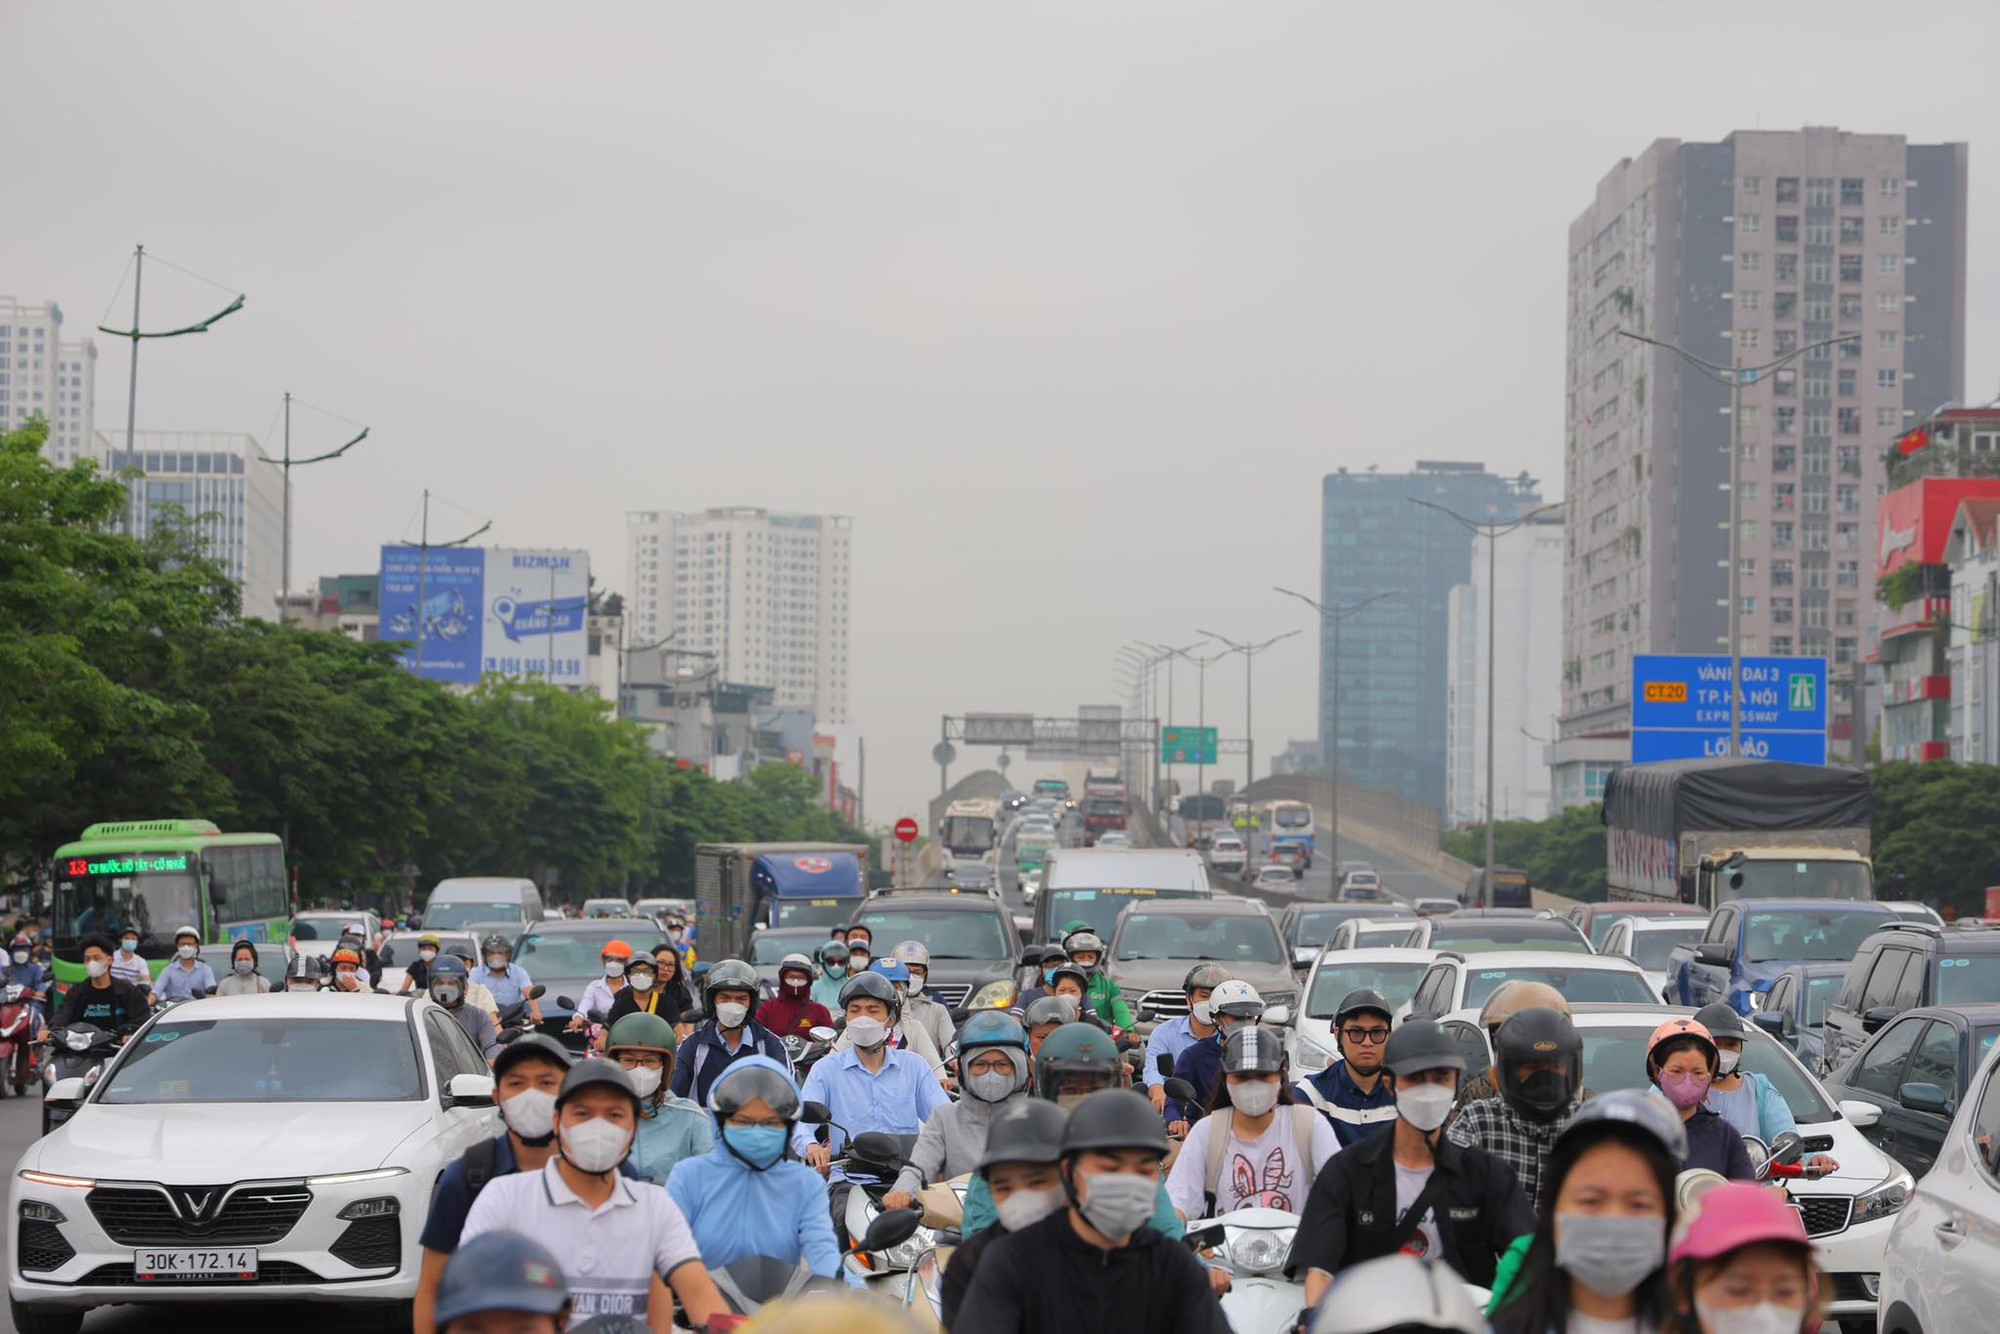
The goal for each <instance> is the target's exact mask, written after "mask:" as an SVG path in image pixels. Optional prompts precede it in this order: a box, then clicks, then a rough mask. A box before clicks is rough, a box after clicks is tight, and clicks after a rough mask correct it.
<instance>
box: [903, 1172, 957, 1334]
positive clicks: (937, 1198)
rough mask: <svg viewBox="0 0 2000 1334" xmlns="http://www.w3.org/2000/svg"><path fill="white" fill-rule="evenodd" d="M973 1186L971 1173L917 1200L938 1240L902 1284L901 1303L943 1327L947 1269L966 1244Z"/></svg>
mask: <svg viewBox="0 0 2000 1334" xmlns="http://www.w3.org/2000/svg"><path fill="white" fill-rule="evenodd" d="M971 1183H972V1177H971V1174H970V1173H968V1174H967V1175H965V1176H961V1177H953V1178H952V1179H951V1180H950V1181H946V1182H941V1183H939V1184H937V1185H933V1186H926V1187H924V1190H923V1193H922V1194H921V1195H919V1196H918V1200H917V1202H918V1203H919V1204H920V1205H921V1206H923V1219H922V1221H923V1225H924V1226H925V1227H927V1228H929V1229H930V1230H931V1232H932V1233H933V1234H934V1236H935V1238H936V1240H935V1242H934V1244H933V1245H932V1246H931V1247H930V1248H929V1249H928V1250H926V1251H924V1252H923V1253H922V1254H921V1255H919V1256H918V1257H917V1262H916V1263H915V1264H913V1265H911V1266H910V1273H909V1277H908V1279H907V1280H906V1281H905V1282H904V1284H903V1291H902V1301H903V1304H904V1305H905V1306H908V1307H911V1308H913V1309H915V1308H917V1307H919V1306H921V1307H923V1308H925V1309H927V1310H928V1311H929V1312H930V1316H931V1319H933V1320H935V1321H937V1322H938V1323H940V1324H942V1323H943V1321H944V1269H945V1266H946V1265H947V1264H949V1263H950V1262H951V1255H952V1252H953V1251H954V1250H955V1249H957V1247H958V1246H959V1244H960V1243H961V1242H962V1241H963V1240H964V1234H963V1232H962V1228H963V1225H964V1222H965V1191H966V1187H968V1186H969V1185H970V1184H971Z"/></svg>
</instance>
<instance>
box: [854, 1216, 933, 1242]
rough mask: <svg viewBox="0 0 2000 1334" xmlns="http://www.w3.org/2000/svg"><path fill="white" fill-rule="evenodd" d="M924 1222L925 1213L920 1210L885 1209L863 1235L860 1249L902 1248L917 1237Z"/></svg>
mask: <svg viewBox="0 0 2000 1334" xmlns="http://www.w3.org/2000/svg"><path fill="white" fill-rule="evenodd" d="M923 1221H924V1215H923V1211H922V1210H919V1209H884V1210H883V1211H882V1212H881V1213H879V1214H876V1215H875V1221H874V1222H872V1223H870V1224H869V1225H868V1231H867V1232H865V1233H863V1234H862V1236H861V1242H860V1246H859V1249H861V1250H864V1251H886V1250H888V1249H889V1248H890V1247H892V1246H900V1245H902V1244H903V1243H904V1242H906V1241H908V1240H909V1239H910V1238H911V1237H914V1236H916V1235H917V1229H918V1228H919V1227H921V1226H922V1225H923Z"/></svg>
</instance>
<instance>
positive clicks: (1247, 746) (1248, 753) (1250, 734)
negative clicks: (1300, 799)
mask: <svg viewBox="0 0 2000 1334" xmlns="http://www.w3.org/2000/svg"><path fill="white" fill-rule="evenodd" d="M1197 628H1198V627H1197ZM1200 633H1201V634H1205V635H1207V636H1208V637H1209V638H1210V639H1213V640H1215V641H1217V642H1218V643H1222V644H1227V645H1228V646H1229V651H1230V652H1231V653H1241V654H1242V655H1243V786H1244V787H1246V788H1247V787H1249V786H1250V785H1251V784H1252V783H1254V782H1256V781H1257V734H1256V732H1255V730H1254V729H1253V727H1252V719H1251V713H1250V703H1251V699H1250V690H1251V682H1252V680H1253V678H1254V675H1255V673H1254V671H1253V668H1255V666H1256V664H1257V655H1258V654H1259V653H1262V652H1263V651H1264V650H1265V649H1267V648H1269V647H1271V645H1273V644H1276V643H1278V642H1280V641H1282V640H1286V639H1290V638H1291V637H1292V636H1293V635H1295V634H1298V633H1299V632H1298V631H1297V630H1287V631H1285V633H1283V634H1281V635H1272V636H1271V637H1270V638H1269V639H1267V640H1265V641H1264V642H1263V643H1261V644H1239V643H1237V642H1236V641H1235V640H1233V639H1231V638H1230V637H1229V636H1228V635H1219V634H1217V633H1215V631H1213V630H1200Z"/></svg>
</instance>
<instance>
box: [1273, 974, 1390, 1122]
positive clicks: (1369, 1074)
mask: <svg viewBox="0 0 2000 1334" xmlns="http://www.w3.org/2000/svg"><path fill="white" fill-rule="evenodd" d="M1394 1013H1395V1011H1393V1010H1391V1009H1390V1008H1389V1002H1388V1001H1387V1000H1385V999H1383V997H1382V993H1381V992H1379V991H1371V990H1370V989H1369V988H1367V987H1356V988H1355V989H1354V990H1353V991H1350V992H1348V993H1347V994H1346V995H1345V996H1343V997H1341V1000H1340V1006H1339V1008H1338V1009H1336V1010H1335V1011H1334V1014H1333V1033H1334V1037H1335V1039H1336V1040H1337V1041H1338V1042H1339V1043H1340V1054H1341V1057H1342V1058H1343V1059H1341V1060H1338V1061H1335V1062H1333V1063H1332V1064H1331V1065H1329V1066H1327V1068H1326V1069H1324V1070H1322V1071H1320V1072H1319V1073H1318V1074H1316V1075H1312V1076H1310V1077H1308V1078H1306V1079H1302V1080H1300V1081H1299V1085H1298V1089H1297V1092H1298V1093H1299V1094H1300V1097H1301V1100H1302V1101H1305V1102H1309V1103H1311V1104H1312V1105H1313V1106H1315V1107H1317V1108H1319V1110H1320V1113H1321V1115H1323V1116H1325V1117H1326V1119H1327V1120H1329V1121H1331V1122H1333V1133H1334V1136H1335V1138H1337V1139H1339V1141H1340V1147H1341V1148H1343V1149H1344V1148H1346V1147H1347V1146H1348V1145H1350V1144H1354V1143H1357V1142H1358V1141H1360V1140H1364V1139H1366V1138H1368V1137H1369V1136H1370V1135H1373V1134H1374V1133H1375V1132H1377V1131H1378V1130H1381V1129H1383V1128H1385V1127H1387V1126H1391V1125H1394V1124H1395V1123H1396V1091H1395V1089H1394V1088H1392V1087H1390V1081H1389V1080H1387V1079H1384V1078H1383V1077H1382V1076H1383V1069H1382V1055H1383V1053H1384V1052H1386V1051H1387V1050H1388V1044H1389V1027H1390V1017H1391V1016H1392V1015H1393V1014H1394Z"/></svg>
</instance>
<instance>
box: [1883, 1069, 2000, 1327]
mask: <svg viewBox="0 0 2000 1334" xmlns="http://www.w3.org/2000/svg"><path fill="white" fill-rule="evenodd" d="M1968 1087H1969V1088H1970V1090H1971V1092H1970V1093H1969V1094H1968V1095H1967V1096H1966V1097H1965V1098H1964V1099H1963V1100H1962V1101H1961V1102H1960V1103H1959V1107H1958V1114H1957V1116H1955V1117H1953V1118H1952V1123H1951V1129H1949V1130H1947V1131H1946V1132H1945V1137H1944V1146H1943V1148H1942V1150H1941V1151H1940V1152H1939V1154H1938V1159H1937V1165H1936V1166H1934V1167H1932V1168H1931V1170H1930V1171H1929V1172H1926V1173H1925V1174H1924V1178H1923V1180H1921V1181H1919V1182H1918V1183H1917V1184H1916V1189H1915V1192H1914V1194H1913V1195H1912V1196H1911V1198H1910V1202H1909V1204H1908V1205H1906V1206H1905V1207H1904V1209H1903V1212H1902V1213H1901V1214H1900V1215H1899V1216H1898V1217H1897V1219H1896V1222H1895V1225H1894V1226H1893V1227H1892V1228H1891V1229H1890V1232H1889V1249H1888V1254H1887V1255H1886V1256H1885V1257H1884V1258H1883V1261H1882V1280H1881V1291H1882V1295H1881V1301H1880V1304H1879V1306H1878V1307H1877V1308H1876V1314H1877V1317H1878V1319H1879V1320H1880V1322H1881V1325H1880V1327H1881V1331H1882V1334H1926V1331H1941V1330H1968V1329H1984V1328H1987V1324H1986V1322H1987V1320H1988V1319H1990V1318H1991V1317H1992V1316H1993V1313H1994V1312H1995V1311H1996V1310H2000V1046H1996V1047H1995V1048H1994V1049H1993V1050H1992V1051H1989V1052H1988V1053H1987V1054H1986V1059H1985V1060H1983V1061H1981V1062H1980V1064H1979V1066H1978V1068H1977V1070H1976V1072H1975V1073H1974V1074H1973V1076H1972V1079H1971V1080H1970V1081H1969V1083H1968Z"/></svg>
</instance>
